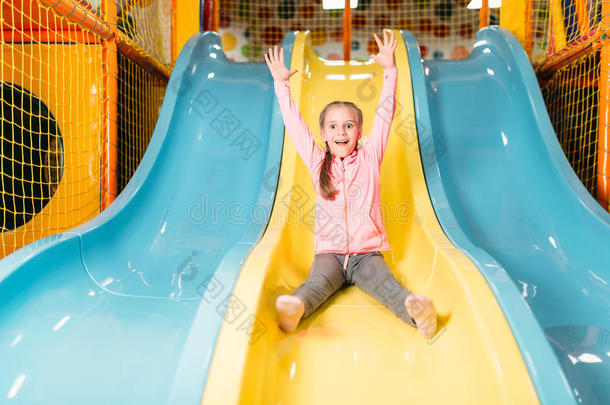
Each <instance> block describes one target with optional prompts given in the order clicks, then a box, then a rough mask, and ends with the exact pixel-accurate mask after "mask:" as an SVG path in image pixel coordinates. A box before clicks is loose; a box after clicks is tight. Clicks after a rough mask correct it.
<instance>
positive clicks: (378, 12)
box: [219, 0, 498, 61]
mask: <svg viewBox="0 0 610 405" xmlns="http://www.w3.org/2000/svg"><path fill="white" fill-rule="evenodd" d="M468 2H469V0H359V2H358V8H356V9H352V42H351V57H352V59H359V60H365V59H368V58H369V55H370V54H371V53H374V52H377V46H376V44H375V41H374V40H373V38H372V34H373V32H377V33H378V34H380V33H381V32H382V29H383V28H397V29H407V30H410V31H411V32H413V34H414V35H415V37H416V38H417V40H418V42H419V44H420V47H421V52H422V56H423V57H424V58H425V59H461V58H464V57H466V56H467V55H468V50H469V49H470V47H471V46H472V43H473V41H474V36H475V33H476V31H477V29H478V24H479V12H478V10H468V9H467V8H466V5H467V4H468ZM497 16H498V10H497V9H492V15H491V23H492V24H497V23H498V21H497ZM219 20H220V21H219V33H220V35H221V38H222V44H223V48H224V51H225V53H226V54H227V56H228V57H229V58H230V59H231V60H233V61H262V60H263V56H262V55H263V52H264V51H265V50H266V49H267V48H268V47H270V46H273V45H275V44H279V43H280V42H281V40H282V38H283V37H284V34H285V33H286V32H289V31H295V30H305V29H306V30H310V31H311V40H312V45H313V48H314V50H315V51H316V53H317V54H318V55H320V56H321V57H323V58H325V59H331V60H332V59H342V58H343V10H323V9H322V0H304V1H296V0H280V1H267V0H258V1H254V0H220V11H219Z"/></svg>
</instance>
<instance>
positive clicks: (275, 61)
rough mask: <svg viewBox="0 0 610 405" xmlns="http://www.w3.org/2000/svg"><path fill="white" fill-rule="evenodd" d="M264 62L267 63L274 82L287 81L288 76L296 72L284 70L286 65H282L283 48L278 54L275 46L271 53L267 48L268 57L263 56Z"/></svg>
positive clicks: (294, 70)
mask: <svg viewBox="0 0 610 405" xmlns="http://www.w3.org/2000/svg"><path fill="white" fill-rule="evenodd" d="M265 62H267V66H268V67H269V71H270V72H271V76H273V80H275V81H285V80H288V79H289V78H290V76H292V75H293V74H295V73H296V72H297V70H296V69H293V70H291V71H288V69H286V65H285V64H284V48H280V52H279V54H278V52H277V45H275V46H274V47H273V52H272V51H271V48H269V55H267V54H265Z"/></svg>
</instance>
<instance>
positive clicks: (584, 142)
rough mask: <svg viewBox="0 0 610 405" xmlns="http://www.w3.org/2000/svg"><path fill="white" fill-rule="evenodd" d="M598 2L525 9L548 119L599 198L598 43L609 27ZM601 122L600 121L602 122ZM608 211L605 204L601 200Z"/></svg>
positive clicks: (543, 1)
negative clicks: (604, 20)
mask: <svg viewBox="0 0 610 405" xmlns="http://www.w3.org/2000/svg"><path fill="white" fill-rule="evenodd" d="M603 3H604V2H603V1H601V0H564V1H561V2H559V1H554V0H535V1H533V3H532V8H531V10H528V9H526V16H525V17H526V18H525V21H526V27H527V24H529V25H530V26H531V34H530V35H531V43H532V45H533V46H532V47H531V58H532V63H533V64H534V65H535V66H536V67H537V71H538V75H539V79H540V82H541V84H542V93H543V96H544V99H545V103H546V107H547V110H548V112H549V116H550V118H551V122H552V124H553V127H554V129H555V132H556V134H557V137H558V140H559V142H560V143H561V145H562V147H563V150H564V152H565V154H566V157H567V158H568V160H569V162H570V164H571V165H572V168H573V169H574V171H575V172H576V174H577V175H578V176H579V178H580V180H581V181H582V182H583V184H584V185H585V187H586V188H587V189H588V190H589V192H590V193H591V194H592V195H593V196H594V197H598V200H599V195H598V194H599V190H598V184H597V176H598V170H597V169H598V159H599V158H600V157H599V156H598V147H599V137H600V135H601V133H600V124H602V123H601V122H600V117H601V116H602V115H603V111H600V108H599V106H600V105H601V103H600V97H601V95H600V91H599V88H600V86H599V85H600V78H602V77H606V76H607V72H606V71H605V69H600V66H601V63H600V51H599V45H600V44H601V43H603V41H604V33H605V30H606V29H607V28H608V27H605V25H604V24H603V23H602V17H603V15H602V6H603ZM526 29H527V28H526ZM600 74H601V75H602V76H600ZM602 126H603V125H602ZM602 205H603V206H604V208H606V209H607V207H608V205H607V202H606V203H605V204H602Z"/></svg>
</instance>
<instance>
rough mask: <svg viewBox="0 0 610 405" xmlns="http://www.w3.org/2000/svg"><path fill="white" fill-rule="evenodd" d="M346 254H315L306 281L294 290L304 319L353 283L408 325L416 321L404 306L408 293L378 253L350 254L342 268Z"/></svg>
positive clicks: (412, 324) (413, 324)
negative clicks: (344, 266)
mask: <svg viewBox="0 0 610 405" xmlns="http://www.w3.org/2000/svg"><path fill="white" fill-rule="evenodd" d="M344 260H345V254H340V253H321V254H317V255H315V256H314V261H313V264H312V265H311V270H310V272H309V276H308V277H307V280H306V281H305V282H304V283H303V284H301V286H300V287H299V288H297V289H296V291H295V292H294V293H293V295H295V296H298V297H299V298H301V299H302V300H303V302H304V303H305V314H304V315H303V318H302V319H305V318H307V317H308V316H309V315H311V314H312V313H313V312H315V310H316V309H318V308H319V307H320V306H321V305H322V304H323V303H324V302H325V301H326V300H327V299H329V298H330V297H331V296H332V295H333V294H334V293H335V292H337V291H338V290H340V289H341V288H342V287H343V286H344V285H356V286H357V287H359V288H360V289H361V290H362V291H364V292H365V293H367V294H368V295H370V296H372V297H373V298H375V299H376V300H377V301H379V302H380V303H381V304H383V305H385V306H386V307H388V308H389V309H390V310H391V311H392V312H393V313H394V315H396V316H397V317H399V318H400V319H402V320H403V321H405V322H406V323H408V324H409V325H411V326H415V322H414V321H413V319H411V317H410V316H409V314H408V313H407V309H406V308H405V305H404V302H405V299H406V298H407V296H408V295H409V294H411V292H410V291H409V290H407V289H405V288H404V287H403V286H402V285H401V284H400V283H399V282H398V280H396V279H395V278H394V276H393V275H392V272H391V271H390V268H389V267H388V265H387V264H386V262H385V260H384V258H383V255H382V254H381V253H380V252H378V251H375V252H367V253H359V254H350V255H349V258H348V264H347V269H346V270H345V271H344V270H343V263H344Z"/></svg>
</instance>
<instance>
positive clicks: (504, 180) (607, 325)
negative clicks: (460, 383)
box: [405, 27, 610, 405]
mask: <svg viewBox="0 0 610 405" xmlns="http://www.w3.org/2000/svg"><path fill="white" fill-rule="evenodd" d="M405 38H406V41H407V43H408V47H409V53H410V56H411V57H410V62H411V73H412V78H413V88H414V92H415V93H416V94H417V95H418V96H419V97H416V99H415V110H416V113H417V125H418V134H419V138H420V142H422V143H428V144H430V145H434V147H433V148H431V150H430V153H431V158H430V159H428V160H427V161H425V164H424V171H425V176H426V181H427V183H428V187H429V190H430V195H431V198H432V201H433V203H434V208H435V211H436V213H437V216H438V218H439V221H440V223H441V225H442V227H443V230H444V231H445V233H446V234H447V235H448V236H449V238H450V239H451V240H452V242H453V243H454V244H455V245H456V246H458V247H459V248H460V249H462V250H463V251H465V252H466V253H467V254H468V256H469V257H470V258H471V259H472V260H473V261H474V262H475V263H477V266H478V267H479V269H481V273H482V274H484V275H485V277H486V278H487V280H488V282H489V284H490V286H491V287H492V288H493V289H494V292H495V294H496V296H497V298H498V301H499V302H500V304H501V306H502V308H503V310H504V312H505V314H506V316H507V319H508V321H509V323H510V325H511V328H512V329H513V332H514V334H515V338H516V339H517V341H518V342H519V345H520V347H521V350H522V352H524V353H527V355H526V356H525V357H526V358H527V359H528V361H527V364H528V368H530V371H531V375H532V376H533V380H534V383H535V385H536V387H537V390H538V393H539V395H540V398H541V402H544V403H548V404H556V403H570V404H577V403H583V404H592V405H593V404H600V405H601V404H608V403H610V287H609V286H608V283H609V282H610V271H609V270H610V249H608V245H609V243H610V215H609V214H608V213H607V212H605V211H604V210H603V209H602V208H601V207H600V206H599V205H598V204H597V203H596V202H595V201H594V200H593V198H592V197H591V196H590V195H589V193H588V192H587V190H586V189H585V188H584V187H583V186H582V184H581V182H580V181H579V180H578V178H577V177H576V175H575V174H574V172H573V170H572V168H571V167H570V165H569V163H568V161H567V160H566V158H565V155H564V153H563V151H562V149H561V146H560V145H559V143H558V141H557V137H556V135H555V133H554V131H553V128H552V126H551V123H550V120H549V118H548V114H547V112H546V109H545V106H544V101H543V99H542V95H541V93H540V88H539V87H538V84H537V81H536V77H535V75H534V72H533V70H532V68H531V65H530V63H529V60H528V59H527V56H526V54H525V52H524V51H523V49H522V48H521V46H520V44H519V42H518V41H517V40H516V39H515V38H514V36H513V35H512V34H510V33H509V32H508V31H506V30H504V29H502V28H499V27H489V28H486V29H483V30H481V31H480V32H479V33H478V34H477V39H476V42H475V45H474V48H473V50H472V51H471V53H470V56H469V57H468V58H467V59H464V60H460V61H450V62H449V61H447V62H445V61H444V62H440V61H438V62H436V61H425V62H423V63H422V62H421V61H420V59H419V51H418V48H417V43H416V41H415V39H414V38H413V36H412V35H410V34H406V35H405ZM494 268H495V269H502V271H504V272H505V273H506V274H508V276H509V277H510V279H511V280H512V283H513V285H514V286H515V287H516V288H518V289H519V290H520V292H521V296H522V299H523V300H524V301H525V302H526V303H527V307H529V308H530V309H531V312H532V313H533V315H534V316H535V322H531V320H530V319H525V318H523V314H522V313H521V311H520V309H519V308H520V306H519V303H518V302H517V301H515V300H514V299H513V298H514V297H511V295H512V291H511V290H510V289H507V288H505V285H501V284H498V283H497V282H496V280H495V279H494V276H493V273H491V272H489V271H488V269H494ZM557 373H560V374H561V375H560V376H558V375H557ZM560 380H564V381H565V384H554V383H553V381H560Z"/></svg>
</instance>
